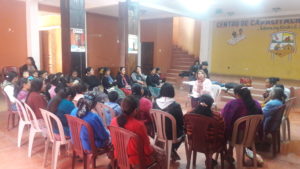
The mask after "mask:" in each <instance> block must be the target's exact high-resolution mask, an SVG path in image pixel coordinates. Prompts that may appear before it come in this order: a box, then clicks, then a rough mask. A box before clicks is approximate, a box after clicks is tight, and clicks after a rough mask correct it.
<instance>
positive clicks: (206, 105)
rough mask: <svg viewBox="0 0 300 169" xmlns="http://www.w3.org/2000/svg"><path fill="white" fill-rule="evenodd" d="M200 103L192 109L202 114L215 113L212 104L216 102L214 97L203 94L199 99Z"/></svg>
mask: <svg viewBox="0 0 300 169" xmlns="http://www.w3.org/2000/svg"><path fill="white" fill-rule="evenodd" d="M198 102H199V104H198V105H197V107H196V108H195V109H194V110H193V111H192V113H195V114H202V115H205V116H208V117H211V116H212V115H213V113H212V110H211V106H212V105H213V103H214V99H213V98H212V97H211V96H210V95H207V94H205V95H202V96H200V97H199V99H198Z"/></svg>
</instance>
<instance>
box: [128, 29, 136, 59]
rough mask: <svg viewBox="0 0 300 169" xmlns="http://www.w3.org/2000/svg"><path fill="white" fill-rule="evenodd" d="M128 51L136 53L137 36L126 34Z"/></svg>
mask: <svg viewBox="0 0 300 169" xmlns="http://www.w3.org/2000/svg"><path fill="white" fill-rule="evenodd" d="M128 53H130V54H137V53H138V36H137V35H132V34H129V35H128Z"/></svg>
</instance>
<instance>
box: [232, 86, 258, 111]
mask: <svg viewBox="0 0 300 169" xmlns="http://www.w3.org/2000/svg"><path fill="white" fill-rule="evenodd" d="M234 94H235V95H238V96H239V97H240V98H241V99H242V100H243V101H244V103H245V105H246V108H247V110H248V112H249V113H250V114H256V113H258V112H259V110H258V108H257V106H256V102H255V101H254V100H253V98H252V96H251V92H250V90H249V89H248V88H247V87H244V86H243V85H238V86H236V87H235V88H234Z"/></svg>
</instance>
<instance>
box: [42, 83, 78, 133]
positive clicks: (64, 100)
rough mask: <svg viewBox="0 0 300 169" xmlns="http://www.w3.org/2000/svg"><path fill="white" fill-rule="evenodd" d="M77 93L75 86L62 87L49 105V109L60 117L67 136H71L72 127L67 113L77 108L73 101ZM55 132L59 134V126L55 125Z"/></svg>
mask: <svg viewBox="0 0 300 169" xmlns="http://www.w3.org/2000/svg"><path fill="white" fill-rule="evenodd" d="M75 95H76V91H75V89H74V88H71V87H65V88H61V89H59V91H58V92H57V95H56V96H54V98H53V99H51V100H50V102H49V104H48V106H47V109H48V110H49V111H50V112H52V113H54V114H55V115H56V116H57V117H58V118H59V119H60V121H61V123H62V125H63V129H64V134H65V135H66V136H70V129H69V125H68V122H67V118H66V116H65V115H66V114H70V113H71V112H72V111H73V109H74V108H75V105H74V103H73V102H72V100H73V99H74V97H75ZM54 133H56V134H59V131H58V128H57V126H54Z"/></svg>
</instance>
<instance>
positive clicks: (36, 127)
mask: <svg viewBox="0 0 300 169" xmlns="http://www.w3.org/2000/svg"><path fill="white" fill-rule="evenodd" d="M24 107H25V110H26V112H27V114H28V115H29V116H30V117H29V118H30V123H31V127H30V131H29V143H28V157H31V152H32V145H33V141H34V137H35V134H36V133H41V134H42V135H43V136H44V137H46V134H45V130H46V128H45V125H44V120H43V119H40V120H37V118H36V116H35V114H34V112H33V110H32V109H31V108H30V106H28V104H26V103H24Z"/></svg>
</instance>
